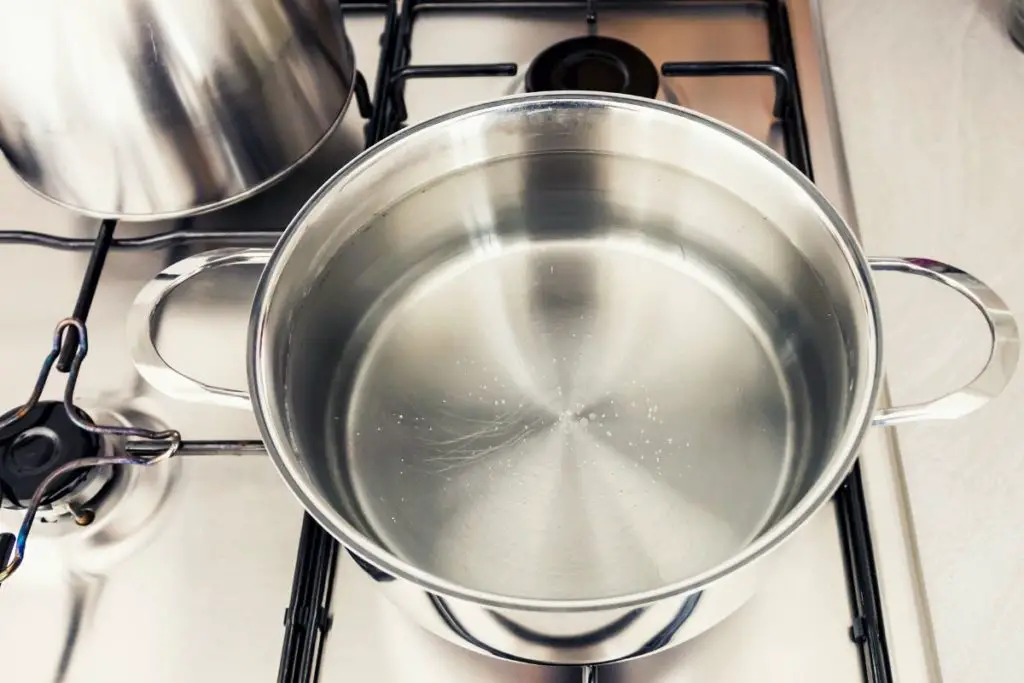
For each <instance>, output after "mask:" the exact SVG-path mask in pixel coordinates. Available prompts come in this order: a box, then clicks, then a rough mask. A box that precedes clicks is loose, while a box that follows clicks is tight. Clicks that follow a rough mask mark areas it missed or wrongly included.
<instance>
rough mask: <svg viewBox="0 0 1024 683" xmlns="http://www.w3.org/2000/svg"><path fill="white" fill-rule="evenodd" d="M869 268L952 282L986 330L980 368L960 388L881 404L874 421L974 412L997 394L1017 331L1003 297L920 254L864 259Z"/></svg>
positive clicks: (1009, 367)
mask: <svg viewBox="0 0 1024 683" xmlns="http://www.w3.org/2000/svg"><path fill="white" fill-rule="evenodd" d="M869 263H870V264H871V269H872V270H874V271H879V272H885V271H892V272H896V273H907V274H910V275H919V276H921V277H926V278H929V279H931V280H935V281H936V282H940V283H942V284H944V285H946V286H947V287H950V288H952V289H953V290H954V291H955V292H957V293H958V294H960V295H962V296H964V297H966V298H967V300H968V301H970V302H971V303H972V304H974V305H975V307H977V309H978V310H979V311H980V312H981V313H982V315H983V316H985V322H986V323H987V325H988V328H989V332H990V333H991V336H992V348H991V350H990V351H989V356H988V359H987V361H986V363H985V366H984V367H983V368H982V369H981V371H980V372H979V373H978V374H977V375H976V376H975V377H974V379H972V380H971V381H970V382H969V383H968V384H967V386H965V387H963V388H962V389H957V390H955V391H952V392H950V393H948V394H946V395H945V396H942V397H940V398H937V399H933V400H931V401H926V402H923V403H917V404H914V405H908V406H896V407H891V408H883V409H881V410H880V411H879V412H878V413H877V414H876V415H875V417H874V420H873V423H874V424H875V425H878V426H883V427H884V426H890V425H897V424H901V423H904V422H915V421H917V420H950V419H956V418H958V417H963V416H964V415H967V414H969V413H972V412H974V411H975V410H977V409H978V408H980V407H981V406H983V405H985V404H986V403H988V402H989V401H990V400H992V399H993V398H995V397H996V396H998V395H999V394H1000V393H1001V392H1002V390H1003V389H1005V388H1006V385H1007V384H1008V383H1009V381H1010V378H1011V377H1013V373H1014V371H1016V369H1017V361H1018V359H1019V357H1020V332H1019V330H1018V329H1017V323H1016V321H1014V319H1013V314H1012V313H1010V309H1009V308H1008V307H1007V305H1006V303H1005V302H1004V301H1003V300H1002V299H1001V298H1000V297H999V296H998V295H997V294H996V293H995V292H993V291H992V290H991V289H990V288H989V287H988V285H986V284H985V283H983V282H981V281H980V280H978V279H977V278H976V277H974V276H972V275H970V274H969V273H965V272H964V271H962V270H960V269H959V268H956V267H954V266H950V265H948V264H946V263H940V262H938V261H933V260H931V259H923V258H873V259H869Z"/></svg>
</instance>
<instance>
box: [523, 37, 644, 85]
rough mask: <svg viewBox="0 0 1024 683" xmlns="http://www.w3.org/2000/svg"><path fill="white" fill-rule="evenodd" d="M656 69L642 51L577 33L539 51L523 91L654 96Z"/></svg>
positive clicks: (527, 75)
mask: <svg viewBox="0 0 1024 683" xmlns="http://www.w3.org/2000/svg"><path fill="white" fill-rule="evenodd" d="M659 86H660V79H659V77H658V68H657V67H656V66H655V65H654V62H652V61H651V58H650V57H648V56H647V55H646V54H644V52H643V51H642V50H641V49H640V48H638V47H636V46H635V45H632V44H630V43H627V42H625V41H624V40H619V39H617V38H609V37H607V36H580V37H579V38H570V39H569V40H563V41H561V42H559V43H555V44H554V45H552V46H551V47H549V48H547V49H545V50H544V51H543V52H541V53H540V54H539V55H537V57H536V58H535V59H534V60H533V62H532V63H531V64H530V68H529V69H528V70H527V72H526V90H527V92H543V91H546V90H591V91H598V92H616V93H624V94H627V95H637V96H639V97H657V95H658V89H659Z"/></svg>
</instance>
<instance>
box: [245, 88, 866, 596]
mask: <svg viewBox="0 0 1024 683" xmlns="http://www.w3.org/2000/svg"><path fill="white" fill-rule="evenodd" d="M567 103H569V104H572V105H573V106H575V107H579V106H585V105H595V106H604V107H614V108H619V109H627V110H629V109H634V110H635V109H654V110H659V111H660V112H661V113H663V114H669V115H672V116H678V117H681V118H684V119H689V120H690V121H693V122H696V123H698V124H701V125H705V126H707V127H709V128H711V129H713V130H715V131H717V132H718V133H720V134H723V135H725V136H726V137H728V138H731V139H732V140H733V141H736V142H739V143H741V144H742V145H744V146H746V147H747V148H748V149H749V150H750V151H751V152H753V153H756V154H758V155H760V156H761V157H763V158H765V159H767V160H769V161H771V162H772V163H773V164H774V165H775V166H776V167H777V168H778V169H779V170H780V171H782V172H783V173H785V174H786V175H787V176H788V179H789V180H790V181H792V182H793V183H795V186H796V187H795V189H796V190H798V191H801V192H803V193H804V194H805V195H806V196H807V197H808V198H809V199H811V200H812V201H813V204H814V206H815V207H816V209H817V210H818V211H819V212H820V213H821V218H822V222H823V223H824V224H825V225H827V226H828V229H829V233H830V234H831V237H832V239H833V241H834V243H835V245H836V247H837V248H838V249H840V251H841V252H842V254H843V256H844V258H845V260H846V262H847V264H848V265H849V267H850V271H851V274H852V276H853V278H854V280H855V283H856V287H857V291H858V293H859V303H860V305H861V306H862V307H863V310H862V312H861V313H860V315H863V319H864V321H865V325H866V332H865V336H866V338H867V340H868V341H869V343H868V345H867V348H865V349H864V365H865V367H866V368H869V370H868V371H866V373H865V374H866V375H867V378H866V381H867V382H868V383H869V386H868V387H866V390H865V391H863V392H861V396H860V399H859V400H858V401H857V402H856V403H855V404H854V405H852V406H851V409H850V416H849V418H848V420H847V427H846V429H845V431H844V432H843V434H842V436H841V438H840V439H839V440H838V443H837V445H836V447H835V448H834V449H833V452H832V454H831V456H830V457H829V463H828V466H827V467H826V468H825V470H824V471H823V472H822V474H821V475H820V476H819V477H818V481H817V482H816V483H815V484H814V486H812V487H811V489H810V490H809V491H808V492H807V493H806V494H804V496H803V497H802V498H801V500H800V501H799V502H798V503H797V504H796V505H795V506H794V507H793V509H791V510H790V511H789V512H787V513H786V514H785V515H784V516H783V517H782V518H780V519H779V520H778V521H776V522H775V523H774V524H773V525H772V526H771V527H770V529H769V531H768V532H767V533H764V534H763V535H762V536H760V537H759V538H757V539H756V540H754V541H753V542H752V543H750V544H749V545H748V546H746V547H745V548H743V550H742V551H740V552H738V553H736V554H735V555H733V556H732V557H731V558H729V559H728V560H726V561H725V562H722V563H720V564H718V565H716V566H715V567H712V568H711V569H709V570H707V571H705V572H702V573H700V574H697V575H695V576H691V577H688V578H686V579H684V580H682V581H675V582H672V583H667V584H665V585H664V586H661V587H659V588H655V589H651V590H647V591H642V592H637V593H629V594H625V595H621V596H611V597H601V598H583V599H541V598H522V597H514V596H508V595H501V594H496V593H491V592H487V591H481V590H475V589H472V588H466V587H464V586H460V585H459V584H457V583H454V582H452V581H448V580H446V579H443V578H441V577H439V576H436V575H434V574H433V573H431V572H427V571H423V570H421V569H419V568H417V567H415V566H413V565H411V564H409V563H407V562H405V561H404V560H402V559H400V558H399V557H397V556H395V555H394V554H392V553H391V552H389V551H388V550H386V549H385V548H384V547H382V546H381V545H379V544H378V543H376V542H374V541H373V540H372V539H370V538H369V537H367V536H366V535H364V534H362V533H360V532H359V531H358V530H357V529H355V528H354V527H353V526H352V525H351V524H349V523H348V522H347V521H345V519H344V518H343V517H342V515H340V514H339V513H338V512H337V511H335V510H334V509H332V506H331V505H330V504H329V503H328V502H327V501H326V500H325V499H324V497H323V496H322V495H320V494H318V493H317V492H316V491H315V490H313V489H312V488H311V487H310V486H308V485H307V484H306V483H305V481H304V476H303V473H302V468H301V466H300V463H299V460H298V458H296V457H295V455H294V453H293V449H291V447H290V444H289V438H288V430H287V427H286V426H285V425H286V423H285V421H284V419H283V416H282V415H281V414H279V412H278V411H277V410H276V409H275V408H274V406H273V404H272V403H271V401H270V400H269V399H270V397H271V396H272V395H273V393H274V392H273V390H272V387H273V383H272V374H273V373H272V359H270V358H269V357H267V354H266V353H265V350H264V349H265V345H266V338H265V337H266V320H267V316H268V314H269V312H270V308H271V304H272V302H273V295H274V290H275V288H276V285H277V282H278V280H279V279H280V275H281V271H282V269H283V268H284V266H285V264H286V263H287V262H288V260H289V257H290V255H291V254H292V252H293V251H294V248H295V245H296V242H297V241H298V238H299V237H300V236H301V234H302V233H303V230H304V227H305V226H306V225H307V220H308V219H309V217H310V216H311V215H312V214H313V213H314V212H315V210H316V208H317V207H318V205H319V204H320V202H321V200H322V199H324V197H325V196H326V195H327V194H328V193H334V192H338V191H340V190H341V189H342V188H344V186H345V185H346V183H347V182H348V181H349V180H350V179H351V178H353V177H355V176H356V175H357V174H359V173H360V171H361V169H362V168H363V167H364V166H367V165H369V162H370V161H371V160H373V159H375V158H377V157H380V156H382V155H386V154H397V153H400V152H399V150H400V149H401V148H402V146H403V145H405V144H407V143H408V141H409V140H410V139H413V140H415V138H416V137H417V136H418V134H419V133H420V132H421V131H424V130H426V129H429V128H435V127H442V126H443V127H448V126H455V125H458V124H459V122H460V121H464V120H466V119H471V118H473V117H475V116H479V115H481V114H483V113H486V112H491V111H496V110H508V109H515V110H516V111H518V112H520V113H522V112H523V111H524V110H526V109H529V108H545V107H548V106H552V105H557V104H567ZM881 343H882V340H881V318H880V311H879V310H878V305H877V297H876V294H875V290H874V286H873V284H872V280H871V275H870V268H869V266H868V263H867V259H866V257H865V256H864V254H863V252H862V251H861V248H860V245H859V244H858V242H857V240H856V237H855V236H854V234H853V231H852V230H851V229H850V227H849V226H848V225H847V223H846V222H845V221H844V220H843V218H842V217H841V216H840V215H839V213H838V211H836V209H835V208H834V207H833V206H832V205H831V203H830V202H829V201H828V200H827V199H826V198H825V196H824V195H823V194H822V193H821V191H820V190H818V188H817V187H816V186H815V185H814V184H813V182H811V180H810V179H809V178H807V177H806V176H805V175H804V174H803V173H802V172H800V171H799V170H798V169H797V168H795V167H794V166H793V165H792V164H790V163H789V162H788V161H787V160H786V159H784V158H783V157H782V156H781V155H779V154H778V153H776V152H775V151H774V150H772V149H771V148H769V147H768V146H767V145H765V144H763V143H761V142H760V141H758V140H755V139H754V138H752V137H750V136H748V135H747V134H746V133H743V132H742V131H740V130H738V129H736V128H733V127H732V126H729V125H728V124H725V123H723V122H721V121H718V120H716V119H713V118H711V117H708V116H705V115H704V114H701V113H699V112H696V111H693V110H690V109H686V108H684V107H680V106H678V105H673V104H668V103H664V102H659V101H656V100H650V99H646V98H642V97H635V96H632V95H621V94H609V93H596V92H589V91H586V92H584V91H552V92H544V93H529V94H515V95H508V96H504V97H501V98H497V99H494V100H489V101H487V102H483V103H479V104H475V105H471V106H468V107H464V108H461V109H458V110H455V111H452V112H448V113H446V114H443V115H440V116H437V117H435V118H432V119H428V120H425V121H422V122H420V123H417V124H415V125H412V126H409V127H407V128H404V129H402V130H400V131H399V132H397V133H395V134H393V135H391V136H390V137H388V138H385V139H384V140H382V141H381V142H379V143H377V144H376V145H373V146H371V147H370V148H368V149H366V150H364V151H363V152H362V153H360V154H359V155H358V156H356V157H355V158H354V159H353V160H352V161H350V162H349V163H348V164H347V165H345V166H344V167H343V168H341V169H340V170H338V171H337V172H336V173H335V174H334V175H333V176H331V178H329V179H328V180H327V181H326V182H325V183H324V184H323V185H322V186H321V187H320V189H318V190H317V191H316V192H315V193H314V194H313V196H312V197H310V199H309V200H308V201H307V202H306V203H305V204H304V205H303V207H302V208H301V209H300V210H299V212H298V213H297V214H296V216H295V218H294V219H292V221H291V223H290V224H289V225H288V227H287V229H286V230H285V231H284V233H283V234H282V236H281V239H280V240H279V241H278V244H277V247H275V249H274V251H273V254H272V255H271V258H270V261H269V262H268V263H267V266H266V268H264V270H263V274H262V276H261V278H260V282H259V285H258V287H257V289H256V294H255V297H254V299H253V307H252V314H251V316H250V321H249V344H248V347H249V349H248V354H249V355H248V362H247V365H248V375H249V387H250V392H251V394H252V403H253V407H254V409H255V410H254V413H255V416H256V421H257V423H258V425H259V428H260V431H261V432H262V434H263V438H264V441H265V443H266V448H267V452H268V453H269V455H270V458H271V460H272V461H273V463H274V465H275V467H276V469H277V471H278V473H279V474H280V475H281V477H282V478H283V479H284V481H285V483H286V484H287V485H288V488H289V489H291V491H292V493H293V494H294V495H295V496H296V497H297V498H298V499H299V502H300V503H301V504H302V506H303V507H304V508H305V509H306V511H307V512H308V513H309V514H310V515H311V516H312V517H313V518H314V519H315V520H316V521H317V522H318V523H319V524H320V525H321V526H322V527H324V529H325V530H326V531H328V533H330V534H331V535H332V536H334V537H335V538H336V539H337V540H338V541H339V542H340V543H341V544H342V545H344V546H345V548H347V549H348V550H349V551H351V552H352V553H354V554H355V555H357V556H359V557H360V558H361V559H363V560H365V561H366V562H368V563H370V564H371V565H374V566H375V567H377V568H378V569H380V570H381V571H383V572H385V573H387V574H390V575H392V576H395V577H397V578H402V579H405V580H407V581H410V582H412V583H413V584H415V585H417V586H419V587H421V588H423V589H425V590H427V591H429V592H431V593H435V594H437V595H439V596H442V597H445V598H451V599H456V600H465V601H468V602H472V603H475V604H478V605H484V606H488V607H494V608H503V609H513V610H522V611H529V612H586V611H604V610H617V609H628V608H635V607H640V606H643V605H648V604H651V603H655V602H658V601H660V600H663V599H666V598H672V597H676V596H680V595H686V594H692V593H697V592H700V591H703V590H704V589H706V588H708V587H709V586H710V585H711V584H713V583H714V582H716V581H718V580H719V579H722V578H724V577H726V576H727V575H729V574H731V573H733V572H735V571H737V570H739V569H741V568H743V567H746V566H747V565H749V564H751V563H752V562H754V561H755V560H757V559H759V558H761V557H762V556H764V555H766V554H768V553H769V552H771V551H772V550H774V549H775V548H777V547H779V546H780V545H781V544H782V543H783V541H785V540H786V539H788V538H789V537H790V536H791V535H792V534H793V533H794V532H795V531H796V530H797V529H799V528H800V527H801V526H802V525H803V524H804V522H806V520H807V519H809V518H810V517H811V516H812V515H813V514H814V513H816V512H817V511H818V509H819V508H821V507H822V506H824V505H825V504H826V503H827V502H828V501H829V500H830V499H831V498H832V496H833V495H834V494H835V492H836V490H838V488H839V486H840V485H841V484H842V481H843V479H844V478H845V477H846V475H847V474H848V473H849V471H850V469H851V468H852V467H853V464H854V462H855V461H856V457H857V451H858V448H859V446H860V443H861V441H862V440H863V438H864V435H865V434H866V432H867V430H868V428H869V427H870V426H871V418H872V416H873V413H874V406H875V403H876V401H877V398H878V394H879V391H880V388H881V377H882V346H881Z"/></svg>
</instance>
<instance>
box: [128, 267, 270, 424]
mask: <svg viewBox="0 0 1024 683" xmlns="http://www.w3.org/2000/svg"><path fill="white" fill-rule="evenodd" d="M272 251H273V250H271V249H239V248H235V249H215V250H213V251H207V252H204V253H202V254H198V255H196V256H191V257H189V258H187V259H184V260H182V261H178V262H177V263H175V264H173V265H171V266H168V267H167V268H166V269H164V270H163V271H161V272H160V274H159V275H157V276H156V277H155V278H153V279H152V280H151V281H149V282H148V283H147V284H146V286H145V287H143V288H142V290H141V291H140V292H139V293H138V295H137V296H136V297H135V302H134V303H133V304H132V307H131V308H130V309H129V311H128V324H127V327H128V344H129V348H130V349H131V355H132V360H133V361H134V362H135V368H136V369H137V370H138V372H139V374H140V375H142V377H143V378H144V379H145V380H146V381H147V382H149V383H150V384H151V385H153V387H154V388H155V389H157V390H158V391H160V392H161V393H163V394H166V395H167V396H171V397H173V398H178V399H182V400H185V401H193V402H197V403H209V404H215V405H222V406H228V407H231V408H243V409H246V410H249V409H251V408H252V403H251V402H250V399H249V392H248V390H246V389H234V388H228V387H216V386H213V385H210V384H204V383H203V382H200V381H199V380H197V379H193V378H191V377H189V376H187V375H185V374H183V373H181V372H178V371H177V370H175V369H174V368H172V367H171V366H170V365H169V364H168V363H167V361H165V360H164V358H163V356H161V355H160V352H159V351H158V350H157V348H156V344H155V343H154V341H153V336H154V333H155V332H156V327H157V325H158V323H159V312H160V309H161V307H162V306H163V304H164V301H165V300H166V299H167V297H168V296H170V294H171V292H173V291H174V290H175V289H176V288H177V287H179V286H180V285H182V284H183V283H185V282H187V281H188V280H190V279H192V278H193V277H195V276H196V275H199V274H200V273H203V272H205V271H208V270H212V269H214V268H224V267H228V266H239V265H259V266H265V265H266V264H267V262H268V261H269V260H270V255H271V253H272ZM240 351H241V349H240Z"/></svg>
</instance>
